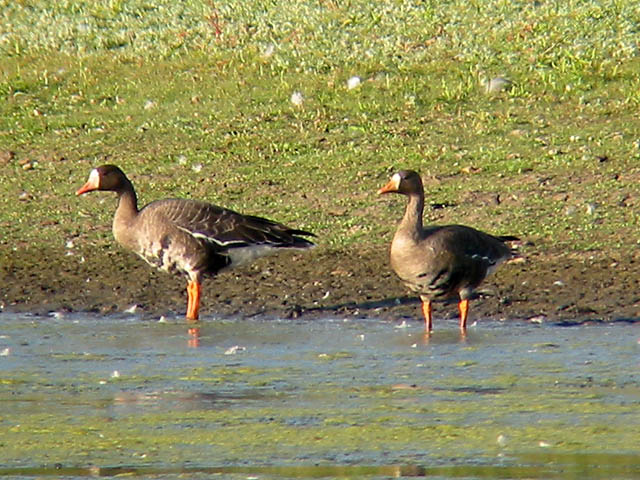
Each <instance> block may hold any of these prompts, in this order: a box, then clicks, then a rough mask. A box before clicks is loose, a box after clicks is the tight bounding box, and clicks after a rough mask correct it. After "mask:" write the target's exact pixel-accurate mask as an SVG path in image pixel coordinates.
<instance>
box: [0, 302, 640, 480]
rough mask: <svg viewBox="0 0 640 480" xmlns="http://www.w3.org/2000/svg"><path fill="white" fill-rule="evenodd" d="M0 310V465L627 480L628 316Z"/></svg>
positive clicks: (636, 423)
mask: <svg viewBox="0 0 640 480" xmlns="http://www.w3.org/2000/svg"><path fill="white" fill-rule="evenodd" d="M421 327H422V325H421V323H420V322H418V321H416V322H415V323H410V324H409V325H406V324H398V323H392V322H383V321H378V320H376V319H360V320H348V321H347V320H345V321H342V320H339V319H331V320H329V319H327V320H316V321H305V320H286V321H284V320H283V321H278V320H260V319H255V318H253V319H238V320H214V319H206V320H205V321H203V322H202V325H201V327H200V329H199V332H198V335H196V334H195V332H193V331H191V332H189V331H188V328H187V326H186V325H185V324H184V323H183V321H182V320H181V319H177V318H176V319H169V320H168V321H165V322H158V321H151V320H148V319H147V320H145V319H142V318H140V317H137V316H135V315H122V316H109V317H103V316H88V315H80V314H73V315H64V316H60V315H57V316H52V317H34V316H25V315H14V314H7V313H4V314H0V431H2V432H3V433H2V435H1V436H0V475H2V476H12V477H20V476H23V477H28V476H43V475H51V476H55V477H69V478H79V477H85V476H96V475H104V476H110V475H117V474H129V475H136V476H145V477H158V476H162V477H163V478H165V477H176V478H178V477H180V478H200V477H203V478H204V477H209V476H211V475H212V474H216V477H224V478H227V477H228V478H283V477H291V478H307V477H308V478H317V477H363V478H385V477H390V476H428V477H429V478H585V477H589V478H638V477H639V476H640V447H639V445H640V413H639V412H640V369H639V367H640V343H639V341H640V329H639V328H638V326H637V324H635V325H634V324H631V323H615V324H607V325H579V326H573V327H563V326H558V325H532V324H525V323H519V322H513V323H500V322H489V321H486V322H480V323H479V324H478V325H477V326H474V327H472V328H471V329H470V331H469V333H468V334H467V336H466V337H465V338H461V337H460V334H459V333H458V332H457V330H456V325H455V321H444V320H441V321H436V325H435V327H436V331H435V333H434V334H433V335H432V336H431V337H430V338H425V336H424V335H423V332H422V328H421Z"/></svg>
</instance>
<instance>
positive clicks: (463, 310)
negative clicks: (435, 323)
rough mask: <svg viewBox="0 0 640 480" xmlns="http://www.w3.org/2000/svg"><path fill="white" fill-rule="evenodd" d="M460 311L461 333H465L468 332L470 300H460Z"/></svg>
mask: <svg viewBox="0 0 640 480" xmlns="http://www.w3.org/2000/svg"><path fill="white" fill-rule="evenodd" d="M458 309H459V310H460V331H461V332H462V333H464V332H466V331H467V316H469V300H460V303H458Z"/></svg>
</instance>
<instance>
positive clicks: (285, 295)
mask: <svg viewBox="0 0 640 480" xmlns="http://www.w3.org/2000/svg"><path fill="white" fill-rule="evenodd" d="M543 250H544V249H543V248H539V247H536V248H529V249H528V250H527V249H526V248H525V249H524V251H523V252H522V253H523V256H524V260H523V261H522V262H519V263H511V264H506V265H502V266H501V267H500V268H499V269H498V271H497V272H496V273H495V274H494V275H493V276H491V277H489V279H487V281H486V282H485V283H484V284H483V285H482V286H481V288H480V290H479V292H478V298H477V299H476V300H474V301H473V302H472V304H471V313H470V323H473V321H476V320H478V321H482V319H483V318H490V319H498V320H514V321H517V320H529V321H536V322H545V321H581V322H584V321H594V322H597V321H611V320H636V319H638V318H640V285H639V283H640V275H638V271H639V269H640V252H630V253H629V254H628V255H620V256H618V257H615V256H612V255H611V254H610V253H605V252H587V253H567V252H548V251H547V252H545V254H541V253H540V252H541V251H543ZM0 285H1V290H0V307H2V309H4V310H5V311H13V312H26V311H28V312H33V313H37V314H46V313H48V312H55V311H67V312H70V311H86V312H99V313H114V312H118V311H123V310H126V309H128V308H131V307H132V306H137V307H136V308H137V312H138V313H142V314H144V315H149V316H156V317H157V316H160V315H182V314H184V312H185V310H186V291H185V287H186V281H185V280H184V279H182V278H180V277H177V276H171V275H168V274H166V273H163V272H157V271H155V270H153V269H152V268H150V267H149V266H148V265H147V264H146V263H145V262H143V261H142V260H140V259H139V258H138V257H137V256H135V255H134V254H131V253H129V252H126V251H124V250H122V249H121V248H120V247H118V246H116V245H115V244H114V245H111V246H107V247H104V246H103V247H92V248H88V247H85V248H83V247H77V248H74V249H73V250H65V249H54V248H50V249H44V250H43V249H36V248H29V247H25V248H21V249H15V250H14V251H8V250H5V249H3V250H2V251H0ZM238 315H239V316H243V317H253V316H265V317H278V318H297V317H305V318H316V317H318V318H319V317H331V316H340V317H343V316H348V317H375V318H382V319H389V320H412V321H413V320H414V321H421V317H420V310H419V303H418V299H417V298H415V297H413V296H411V295H410V294H409V292H408V291H407V290H406V289H405V288H404V287H403V285H402V284H401V283H400V282H399V281H398V279H397V278H396V277H395V275H394V274H393V272H392V271H391V270H390V267H389V263H388V252H387V249H386V247H384V248H372V247H368V248H362V249H358V248H351V249H347V250H331V249H328V248H325V247H322V246H319V247H317V248H316V249H314V250H313V251H311V252H303V253H283V254H280V255H277V256H272V257H268V258H264V259H260V260H259V261H257V262H255V263H254V264H252V265H249V266H247V267H244V268H242V269H237V270H232V271H229V272H225V273H223V274H221V275H219V276H218V277H216V278H209V279H207V280H206V281H205V283H204V287H203V299H202V306H201V317H202V318H206V317H232V316H238ZM457 315H458V313H457V308H456V303H455V300H453V301H449V302H443V303H436V304H435V307H434V328H436V329H437V328H438V323H439V322H442V321H453V319H455V318H457Z"/></svg>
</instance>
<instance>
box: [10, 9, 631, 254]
mask: <svg viewBox="0 0 640 480" xmlns="http://www.w3.org/2000/svg"><path fill="white" fill-rule="evenodd" d="M0 5H1V6H2V8H0V12H1V13H0V57H2V58H3V60H2V62H1V63H0V69H1V71H0V96H1V97H2V100H1V102H0V165H1V167H2V168H1V169H0V229H1V230H2V232H3V234H2V236H1V237H0V248H1V249H2V250H4V252H3V253H4V255H9V254H10V253H8V252H10V251H16V250H20V249H21V248H26V247H33V246H34V245H35V246H40V245H42V246H46V245H52V246H55V247H56V248H64V245H65V244H67V242H69V241H70V240H72V241H75V242H76V243H81V244H87V243H95V244H97V245H104V246H106V245H108V244H111V242H112V240H111V237H110V232H109V222H110V219H111V215H112V213H113V211H112V208H113V204H112V199H111V198H110V197H109V196H108V195H102V196H100V199H99V200H98V197H97V196H96V197H92V198H91V199H84V198H83V199H76V198H75V197H74V195H73V192H74V190H75V189H76V188H77V187H78V186H79V185H80V184H81V183H82V182H83V181H84V180H85V177H86V175H87V173H88V170H89V169H90V167H92V166H95V165H97V164H101V163H105V162H109V163H116V164H118V165H120V166H122V167H123V169H125V171H127V172H128V173H129V174H130V176H131V178H132V179H133V181H134V183H135V184H136V185H137V187H138V190H139V196H140V198H141V202H143V203H146V202H148V201H150V200H153V199H156V198H158V197H164V196H181V197H182V196H183V197H195V198H202V199H206V200H209V201H211V202H214V203H218V204H221V205H225V206H228V207H231V208H235V209H238V210H240V211H244V212H250V213H254V214H260V215H266V216H269V217H271V218H274V219H277V220H280V221H283V222H287V223H292V224H295V225H298V226H300V227H303V228H305V229H310V230H312V231H316V232H317V233H319V234H320V235H321V236H322V237H321V243H322V244H323V245H325V246H330V247H335V248H337V249H341V248H350V247H352V246H354V245H356V244H357V243H358V242H360V243H362V244H364V245H366V246H378V245H383V244H386V243H387V242H388V241H389V239H390V231H391V230H392V229H393V228H394V225H395V221H396V219H397V217H398V216H399V215H400V210H401V205H400V202H399V201H391V202H390V201H384V200H380V199H378V198H377V197H376V195H375V190H376V188H377V187H379V186H380V185H381V184H382V183H383V182H385V181H386V179H387V177H388V175H389V173H390V172H392V171H393V170H394V169H397V168H400V167H410V168H415V169H418V170H420V171H421V172H422V173H423V175H424V177H425V183H426V187H427V188H428V197H429V201H430V202H432V203H436V204H444V205H447V208H443V209H437V210H433V211H431V212H429V214H430V216H431V218H432V219H433V220H434V221H437V222H460V223H467V224H470V225H473V226H476V227H478V228H482V229H487V230H490V231H493V232H496V233H510V234H518V235H521V236H523V237H524V238H527V239H529V240H531V241H533V243H535V245H536V247H535V248H538V249H540V250H541V251H555V252H559V251H570V252H574V253H578V254H579V253H581V252H601V253H604V254H605V255H606V254H608V252H612V251H618V252H625V251H628V249H629V248H631V247H634V248H635V247H636V246H637V242H638V234H637V223H638V222H637V220H638V203H639V202H640V199H639V197H638V195H639V194H638V187H637V185H638V180H639V179H640V162H639V160H640V149H639V147H640V121H639V119H638V110H639V108H640V80H638V75H637V72H638V69H639V68H640V60H639V57H638V47H639V44H638V40H637V38H638V32H637V22H636V20H637V19H638V18H640V6H638V5H637V3H636V2H631V1H605V2H595V1H586V2H583V1H570V2H560V3H558V2H547V1H543V2H504V1H497V0H496V1H488V2H466V1H465V2H463V1H449V2H444V3H443V2H435V1H430V2H415V4H407V3H406V2H364V1H354V2H347V3H340V2H333V1H326V2H311V1H293V2H271V3H265V2H252V1H249V2H245V1H243V2H225V3H223V2H195V1H187V2H169V1H157V2H145V1H142V0H140V1H138V0H132V1H115V0H114V1H110V2H106V3H105V4H104V5H100V6H98V5H96V4H94V2H83V1H76V2H73V1H52V2H45V1H37V0H34V1H28V0H24V1H20V2H9V1H2V2H0ZM499 75H503V76H506V77H508V78H509V79H511V80H512V81H513V82H514V83H513V86H512V88H511V89H508V90H503V91H499V92H496V93H492V94H486V93H485V91H484V89H483V87H482V83H481V81H482V79H483V78H485V79H486V78H492V77H495V76H499ZM352 76H359V77H360V78H361V79H362V83H361V84H360V85H359V86H358V87H356V88H353V89H349V88H347V81H348V79H349V78H351V77H352ZM296 91H299V92H301V93H302V95H303V99H304V100H303V103H302V104H301V105H294V104H293V103H292V102H291V95H292V94H293V93H294V92H296ZM88 217H93V218H91V219H89V218H88ZM92 225H95V226H96V229H97V231H98V232H96V231H90V227H91V226H92ZM79 236H80V237H82V238H81V239H77V238H76V237H79Z"/></svg>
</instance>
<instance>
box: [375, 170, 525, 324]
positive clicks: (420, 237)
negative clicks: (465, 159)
mask: <svg viewBox="0 0 640 480" xmlns="http://www.w3.org/2000/svg"><path fill="white" fill-rule="evenodd" d="M387 193H399V194H402V195H406V196H407V197H408V200H409V201H408V203H407V207H406V210H405V212H404V216H403V217H402V220H401V221H400V224H399V225H398V228H397V230H396V232H395V235H394V236H393V241H392V242H391V249H390V254H389V256H390V260H391V268H392V269H393V271H394V272H395V273H396V275H397V276H398V277H399V278H400V280H401V281H402V282H404V284H405V285H406V286H407V287H408V288H409V290H411V291H412V292H415V293H417V294H418V295H419V297H420V300H421V304H422V314H423V316H424V320H425V329H426V332H427V333H430V332H431V331H432V330H433V321H432V305H431V303H432V301H433V300H434V299H435V298H448V297H454V296H458V297H459V303H458V308H459V312H460V324H459V326H460V331H461V332H462V333H463V334H464V333H465V332H466V328H467V317H468V314H469V300H470V299H471V297H472V294H473V290H474V289H475V288H476V287H478V285H480V284H481V283H482V281H483V280H484V279H485V278H486V277H487V275H489V274H490V273H491V272H493V271H494V270H495V269H496V268H497V267H498V265H500V264H501V263H502V262H504V261H506V260H509V259H511V258H512V257H514V252H513V251H512V250H511V249H510V248H509V246H507V245H506V244H505V242H507V241H517V240H518V238H517V237H514V236H497V237H496V236H493V235H490V234H488V233H485V232H481V231H479V230H476V229H474V228H471V227H467V226H464V225H444V226H428V227H427V228H424V227H423V224H422V214H423V210H424V188H423V186H422V180H421V178H420V175H419V174H418V173H417V172H415V171H412V170H401V171H399V172H397V173H395V174H394V175H393V176H392V177H391V179H390V180H389V182H388V183H387V184H386V185H385V186H383V187H382V188H380V189H379V190H378V194H387Z"/></svg>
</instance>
